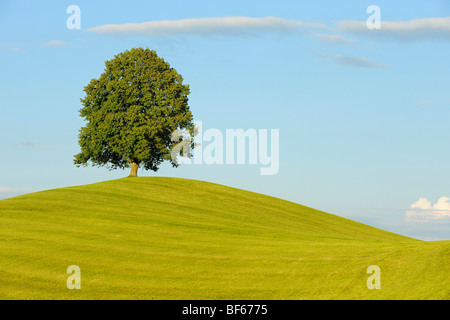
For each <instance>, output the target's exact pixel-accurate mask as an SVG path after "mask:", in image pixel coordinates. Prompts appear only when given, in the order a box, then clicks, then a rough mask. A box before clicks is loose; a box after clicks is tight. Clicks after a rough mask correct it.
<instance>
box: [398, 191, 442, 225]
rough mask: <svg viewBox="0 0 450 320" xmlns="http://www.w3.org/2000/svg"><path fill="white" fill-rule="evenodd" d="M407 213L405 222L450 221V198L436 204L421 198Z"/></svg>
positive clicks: (440, 200)
mask: <svg viewBox="0 0 450 320" xmlns="http://www.w3.org/2000/svg"><path fill="white" fill-rule="evenodd" d="M410 209H411V210H408V211H406V215H405V220H406V221H414V222H432V221H434V222H436V221H445V220H446V219H450V198H448V197H441V198H440V199H439V200H438V201H437V202H436V203H435V204H432V203H431V202H430V201H429V200H428V199H426V198H420V199H419V200H418V201H416V202H415V203H413V204H412V205H411V207H410Z"/></svg>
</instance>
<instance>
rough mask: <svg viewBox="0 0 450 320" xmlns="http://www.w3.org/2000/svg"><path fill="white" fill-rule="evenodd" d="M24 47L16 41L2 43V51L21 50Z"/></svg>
mask: <svg viewBox="0 0 450 320" xmlns="http://www.w3.org/2000/svg"><path fill="white" fill-rule="evenodd" d="M20 50H22V48H21V47H20V46H19V45H17V44H14V43H8V44H0V51H20Z"/></svg>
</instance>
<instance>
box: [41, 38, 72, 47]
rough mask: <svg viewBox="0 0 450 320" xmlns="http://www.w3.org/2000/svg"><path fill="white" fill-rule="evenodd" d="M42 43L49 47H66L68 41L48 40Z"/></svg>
mask: <svg viewBox="0 0 450 320" xmlns="http://www.w3.org/2000/svg"><path fill="white" fill-rule="evenodd" d="M42 45H43V46H46V47H49V48H55V47H66V46H68V45H69V43H67V42H65V41H60V40H50V41H47V42H44V43H43V44H42Z"/></svg>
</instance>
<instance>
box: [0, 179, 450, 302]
mask: <svg viewBox="0 0 450 320" xmlns="http://www.w3.org/2000/svg"><path fill="white" fill-rule="evenodd" d="M0 219H1V227H0V298H3V299H450V277H449V274H450V242H449V241H432V242H424V241H419V240H415V239H411V238H407V237H404V236H401V235H398V234H394V233H390V232H387V231H383V230H380V229H377V228H373V227H370V226H367V225H364V224H361V223H358V222H355V221H351V220H348V219H344V218H341V217H338V216H335V215H331V214H328V213H325V212H321V211H318V210H314V209H311V208H308V207H305V206H302V205H299V204H296V203H292V202H289V201H284V200H281V199H277V198H273V197H269V196H265V195H262V194H257V193H252V192H248V191H244V190H239V189H234V188H229V187H225V186H221V185H217V184H212V183H207V182H202V181H194V180H186V179H176V178H159V177H148V178H147V177H145V178H144V177H143V178H134V179H128V178H124V179H119V180H113V181H106V182H101V183H96V184H91V185H86V186H78V187H70V188H63V189H55V190H48V191H43V192H38V193H33V194H28V195H24V196H20V197H15V198H11V199H6V200H1V201H0ZM70 265H77V266H79V267H80V269H81V289H80V290H69V289H67V287H66V280H67V278H68V276H69V275H68V274H66V268H67V267H68V266H70ZM370 265H378V266H379V267H380V269H381V289H380V290H369V289H368V288H367V287H366V281H367V278H368V277H369V276H370V275H369V274H367V273H366V270H367V267H368V266H370Z"/></svg>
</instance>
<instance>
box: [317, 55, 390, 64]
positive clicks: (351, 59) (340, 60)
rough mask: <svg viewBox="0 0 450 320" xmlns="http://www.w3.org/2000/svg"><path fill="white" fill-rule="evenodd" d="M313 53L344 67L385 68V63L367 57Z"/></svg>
mask: <svg viewBox="0 0 450 320" xmlns="http://www.w3.org/2000/svg"><path fill="white" fill-rule="evenodd" d="M314 54H315V55H317V56H320V57H324V58H326V59H329V60H331V61H333V62H334V63H336V64H338V65H340V66H344V67H358V68H386V67H387V65H385V64H382V63H378V62H374V61H372V60H370V59H369V58H364V57H355V56H350V55H342V54H323V53H317V52H314Z"/></svg>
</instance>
